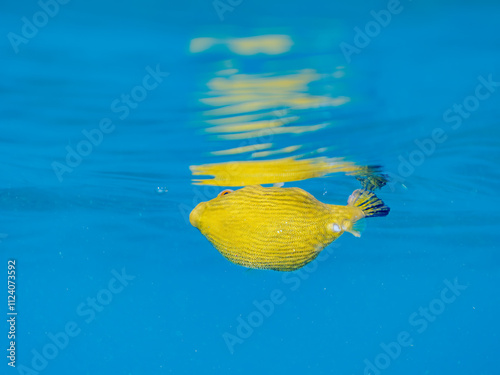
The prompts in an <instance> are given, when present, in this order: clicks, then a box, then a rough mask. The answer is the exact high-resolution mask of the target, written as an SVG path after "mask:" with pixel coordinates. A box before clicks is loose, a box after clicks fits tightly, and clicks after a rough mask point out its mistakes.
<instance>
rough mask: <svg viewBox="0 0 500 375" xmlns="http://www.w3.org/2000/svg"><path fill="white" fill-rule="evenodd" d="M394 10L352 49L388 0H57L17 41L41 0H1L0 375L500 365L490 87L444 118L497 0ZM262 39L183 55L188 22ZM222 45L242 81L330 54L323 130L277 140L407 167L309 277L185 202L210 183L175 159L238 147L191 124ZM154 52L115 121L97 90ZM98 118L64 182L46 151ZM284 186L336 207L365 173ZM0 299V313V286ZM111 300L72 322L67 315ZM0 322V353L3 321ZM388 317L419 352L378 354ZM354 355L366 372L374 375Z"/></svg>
mask: <svg viewBox="0 0 500 375" xmlns="http://www.w3.org/2000/svg"><path fill="white" fill-rule="evenodd" d="M401 6H402V7H403V11H402V12H400V13H399V14H397V15H393V17H392V19H391V21H390V23H389V24H388V25H387V27H385V28H382V29H381V31H380V32H379V33H378V34H377V35H376V36H375V37H374V38H372V40H371V42H370V43H369V45H368V46H366V47H365V48H362V49H361V51H360V53H356V54H353V55H352V56H351V57H352V61H351V62H350V63H347V62H346V59H345V57H344V55H343V54H342V51H341V49H340V44H341V43H342V42H346V43H349V44H353V43H354V42H353V40H354V37H355V33H356V32H355V30H354V28H355V27H360V28H362V29H363V28H364V27H365V25H366V24H367V23H368V22H369V21H371V20H372V15H371V14H370V11H372V10H375V11H379V10H382V9H386V8H387V2H386V1H370V2H368V1H355V2H351V3H350V4H345V2H329V1H328V2H327V1H324V2H321V1H312V2H297V3H293V2H289V1H272V2H264V1H261V0H244V1H242V2H241V3H240V4H239V5H237V6H235V7H234V9H233V10H232V11H229V12H226V13H225V14H224V20H221V19H220V18H219V16H218V15H217V12H216V10H215V9H214V6H213V3H212V1H209V0H205V1H185V2H181V1H179V2H166V3H164V2H160V1H153V0H143V1H140V2H139V1H123V2H105V3H103V2H99V1H85V2H82V1H78V0H71V1H70V2H68V3H67V4H65V5H60V9H59V11H58V12H57V14H56V15H55V16H54V17H52V18H50V20H49V22H48V23H47V25H46V26H44V27H42V28H40V30H39V31H38V33H37V34H36V35H35V36H34V37H32V38H30V39H29V40H28V42H27V43H23V44H20V45H19V46H18V51H17V53H16V52H15V49H14V48H13V46H12V44H11V43H10V42H9V38H8V33H10V32H13V33H16V34H20V33H21V28H22V25H23V21H22V17H27V18H28V19H32V17H33V15H34V14H35V13H36V12H38V11H39V10H40V6H39V5H38V4H37V2H35V1H10V0H9V1H3V2H2V5H1V6H0V25H1V26H0V35H1V39H0V55H1V60H0V72H1V81H0V121H1V122H0V124H1V132H0V155H1V163H0V215H1V216H0V233H2V238H0V240H1V243H0V251H1V263H0V270H1V269H3V270H4V271H0V275H2V274H3V275H4V276H0V277H2V278H5V279H4V280H6V279H7V260H8V259H15V260H16V262H17V263H16V265H17V269H16V270H17V274H16V276H17V279H16V283H17V289H16V292H17V305H16V307H17V311H18V313H19V315H18V316H17V325H16V343H17V344H16V345H17V346H16V351H17V353H16V355H17V357H16V365H17V369H12V368H10V367H8V366H7V362H8V361H7V358H5V357H4V356H2V358H3V359H2V360H1V361H0V368H1V371H0V372H1V373H2V374H14V373H16V372H17V373H20V374H23V373H24V374H28V373H30V374H34V373H43V374H68V373H71V374H75V375H80V374H107V373H111V374H126V375H128V374H167V373H173V374H198V373H199V374H267V373H271V372H277V373H292V374H295V373H297V374H298V373H301V374H363V373H365V374H368V373H370V374H375V375H378V373H379V372H380V373H381V374H455V375H458V374H481V375H490V374H498V373H499V369H498V349H499V348H500V345H499V344H500V338H499V336H498V334H499V328H500V324H499V320H498V317H499V312H500V311H499V310H500V309H499V302H498V301H499V292H498V285H499V281H500V280H499V278H500V277H499V276H500V267H499V265H500V263H499V261H500V257H499V255H498V237H499V236H498V226H499V224H500V217H499V214H498V211H497V209H498V203H499V200H498V191H499V188H500V175H499V172H498V161H499V156H500V155H499V147H500V141H499V139H500V138H499V135H500V130H499V125H500V123H499V118H500V105H499V103H500V90H498V88H496V89H493V92H492V93H491V95H490V97H489V98H488V99H485V100H482V101H480V102H479V107H478V109H477V110H475V111H472V112H471V113H470V115H469V117H468V118H466V119H463V120H462V122H461V126H460V127H459V128H457V129H453V128H452V125H453V123H450V122H446V121H445V120H444V119H443V114H444V113H445V112H446V111H447V110H448V109H450V108H452V107H453V105H454V104H455V103H457V104H459V103H462V102H463V101H464V100H465V99H466V98H467V97H469V96H470V95H474V94H475V90H476V87H477V86H478V84H479V83H480V81H479V80H478V77H481V76H482V77H484V78H485V79H487V78H488V76H490V75H491V77H492V79H493V81H496V82H499V81H500V23H499V22H498V17H499V11H500V6H499V5H498V3H497V2H494V1H489V2H488V1H474V2H472V1H470V2H452V1H420V0H418V1H417V0H415V1H413V2H410V1H405V2H403V1H402V2H401ZM261 34H285V35H289V36H290V38H291V39H292V40H293V41H294V45H293V47H292V49H291V50H290V52H289V53H286V54H283V55H276V56H269V55H265V54H257V55H253V56H239V55H235V54H233V53H231V52H230V51H229V50H227V49H224V48H222V47H221V48H219V49H217V48H216V49H214V50H212V51H209V52H207V53H204V54H192V53H190V51H189V44H190V41H191V40H192V39H193V38H197V37H205V36H213V37H216V38H221V39H224V38H239V37H248V36H254V35H261ZM227 60H232V61H233V63H234V64H237V65H238V67H239V69H240V71H242V72H244V73H246V74H264V73H269V72H272V73H273V74H275V75H279V74H284V73H287V72H291V71H297V70H301V69H306V68H307V69H315V70H316V71H318V72H323V73H326V72H332V71H333V69H334V68H335V67H336V66H344V67H345V68H344V71H345V75H344V76H343V77H342V79H339V80H338V81H336V82H335V83H334V84H329V83H328V84H327V83H322V82H319V83H317V84H316V86H315V87H311V90H312V91H314V90H315V91H316V92H319V93H321V94H322V95H331V96H336V95H345V96H348V97H350V98H351V101H350V102H349V103H347V104H346V105H343V106H341V107H338V108H327V109H317V108H315V109H311V110H310V111H307V110H306V111H304V112H305V114H306V115H307V114H309V115H310V116H311V117H314V118H321V119H323V121H329V122H331V124H332V125H333V126H330V127H328V128H326V129H324V130H322V131H321V132H318V133H310V134H306V135H303V136H293V135H292V136H280V137H276V138H275V139H274V140H273V142H274V143H275V144H276V146H277V147H285V146H288V145H290V144H299V143H300V144H304V145H307V147H306V148H308V149H309V150H313V149H316V148H319V147H331V149H330V151H329V152H328V155H327V156H331V157H335V156H343V157H347V158H348V159H349V160H353V161H356V162H358V163H360V164H379V165H382V166H383V167H384V170H385V171H386V172H388V173H391V174H392V176H393V177H394V176H397V175H399V177H400V178H397V179H395V180H393V182H392V183H391V184H390V185H389V186H386V187H384V188H383V189H382V190H381V191H380V192H379V193H378V195H379V196H380V197H381V198H383V199H384V201H385V202H386V203H387V204H388V205H389V206H390V207H391V213H390V215H389V216H388V217H386V218H377V219H373V220H371V221H369V222H368V225H367V228H366V230H365V232H364V233H363V236H362V237H361V238H360V239H358V238H354V237H353V236H350V235H348V234H346V235H345V236H342V237H341V238H340V239H339V240H338V241H336V243H335V244H334V245H332V246H331V247H330V248H329V251H328V252H326V253H324V254H325V257H323V258H322V259H323V260H322V261H318V262H317V263H315V264H314V265H311V266H310V268H307V269H305V270H302V273H298V274H283V273H279V272H272V271H258V270H250V271H247V270H245V269H244V268H242V267H238V266H236V265H233V264H231V263H229V262H228V261H226V260H225V259H223V258H222V257H221V256H220V254H219V253H218V252H217V251H216V250H215V249H214V248H213V247H212V246H211V245H210V243H209V242H208V241H207V240H206V239H205V238H204V237H203V236H202V235H201V234H200V233H199V232H198V231H197V230H196V229H195V228H193V227H192V226H191V225H190V224H189V222H188V221H187V220H186V215H187V214H188V213H189V211H190V210H191V209H192V208H193V207H194V206H195V204H196V203H198V202H199V201H200V200H207V199H211V198H213V197H214V196H215V195H216V194H217V193H218V192H219V191H220V190H222V188H214V187H199V186H194V185H192V184H191V174H190V170H189V166H190V165H194V164H202V163H211V162H219V161H225V160H245V158H247V157H246V156H241V155H240V156H233V157H225V158H219V159H216V158H214V157H212V156H208V155H207V153H208V152H210V151H214V150H218V149H223V148H229V147H237V146H238V142H235V143H234V144H229V143H227V144H225V143H224V144H222V142H221V141H217V140H213V139H212V138H210V137H208V136H207V135H206V134H204V132H203V131H202V129H201V128H200V122H201V120H202V119H203V110H204V108H203V106H201V105H200V103H199V99H200V98H202V97H203V96H204V95H205V93H206V90H207V89H206V82H207V81H208V80H209V79H210V78H212V77H214V74H215V71H216V70H218V69H220V67H221V64H223V62H224V61H227ZM158 64H159V66H160V68H161V69H162V71H166V72H169V76H168V77H166V78H164V80H163V81H162V82H161V83H160V84H159V85H158V87H157V88H155V89H154V90H151V91H149V92H148V93H147V98H146V99H145V100H144V101H143V102H141V103H140V104H139V106H138V107H137V108H136V109H133V110H131V111H130V115H129V116H127V117H126V118H125V119H124V120H120V119H119V118H118V115H117V113H114V112H113V111H112V110H111V103H112V102H113V101H114V100H116V99H117V98H119V97H120V95H122V94H124V93H129V92H130V90H131V89H132V88H134V87H135V86H136V85H139V84H141V82H142V79H143V77H144V76H145V75H146V74H147V70H146V68H147V67H148V66H150V67H152V68H153V69H154V68H155V67H156V66H157V65H158ZM483 92H485V91H484V90H483ZM103 118H110V119H112V121H113V124H114V126H115V128H114V130H113V131H112V132H111V133H109V134H105V135H104V138H103V141H102V143H100V144H99V146H96V147H94V148H93V150H92V152H91V153H90V154H89V155H88V156H86V157H84V158H83V160H82V161H81V163H79V164H78V166H76V167H75V168H73V170H72V171H71V172H68V173H65V174H64V176H63V178H62V181H60V180H59V179H58V178H57V176H56V174H55V173H54V171H53V167H52V163H54V162H60V163H64V160H65V157H66V153H67V149H66V147H68V146H69V147H72V148H76V147H77V145H78V144H79V142H81V141H82V139H84V138H83V135H82V131H83V130H91V129H95V128H97V127H98V126H99V122H100V121H101V119H103ZM436 128H442V129H443V131H444V132H445V134H446V141H445V142H443V143H440V144H437V145H435V146H436V149H435V151H433V152H432V153H431V154H430V155H429V156H426V157H425V159H424V160H423V161H422V162H421V163H420V162H419V165H418V166H416V167H414V170H413V171H412V172H411V173H404V170H403V169H402V168H404V167H403V165H405V163H407V162H408V160H409V158H411V155H412V152H413V151H415V150H418V147H417V146H416V143H415V140H420V141H422V140H424V139H426V138H430V137H431V135H432V132H433V131H434V129H436ZM414 157H415V155H414ZM401 160H404V161H403V162H402V161H401ZM402 171H403V173H402ZM403 174H404V176H402V175H403ZM287 186H300V187H302V188H304V189H306V190H307V191H309V192H311V193H312V194H313V195H315V196H316V197H318V199H320V200H322V201H324V202H327V203H332V204H334V203H335V204H345V201H346V199H347V197H348V196H349V194H350V193H351V192H352V191H353V190H354V189H356V188H358V187H359V185H358V182H357V181H356V180H355V179H354V178H352V177H349V176H342V175H333V176H330V177H324V178H318V179H312V180H308V181H302V182H297V183H289V184H287ZM164 190H168V191H164ZM229 230H230V228H229ZM122 269H125V270H126V273H127V274H129V275H132V276H133V277H134V278H133V280H130V281H129V283H128V284H127V285H126V286H124V288H123V290H122V291H121V292H119V293H116V294H109V293H108V292H106V291H105V289H106V288H108V283H109V282H110V281H112V279H113V277H114V274H113V270H115V271H116V272H118V273H121V272H122ZM455 279H456V280H457V282H458V283H459V284H460V285H465V286H466V288H465V289H463V290H461V291H460V295H458V296H456V298H455V299H454V301H453V302H450V303H446V304H441V305H440V304H439V302H435V300H436V299H438V300H439V299H440V298H441V293H442V291H443V290H444V289H445V288H446V282H447V281H446V280H448V281H449V282H452V283H453V282H454V280H455ZM2 284H3V285H6V283H5V282H4V283H2ZM113 285H116V284H113ZM103 290H104V291H103ZM274 290H278V291H279V293H281V296H282V297H281V299H280V301H283V303H281V304H275V305H274V306H273V312H272V313H271V314H268V315H269V316H268V317H263V316H262V315H260V316H261V317H262V319H261V321H259V322H257V323H258V324H257V323H255V322H254V323H255V324H254V325H255V327H254V328H253V329H252V332H251V334H249V337H247V338H244V339H241V342H238V343H236V344H235V345H234V346H231V345H229V346H228V345H227V344H226V342H225V339H224V337H226V338H227V337H228V336H227V335H226V336H224V335H225V333H228V334H231V335H237V333H238V331H237V330H238V326H239V325H240V324H241V321H242V320H243V321H247V320H248V317H249V315H251V314H252V313H254V312H255V311H258V310H257V309H256V307H255V302H258V303H260V302H262V301H263V300H269V299H270V296H271V294H272V292H273V291H274ZM0 294H2V295H3V296H4V298H2V299H3V300H4V301H5V302H2V304H4V306H5V308H4V307H2V311H5V320H6V319H7V315H6V311H7V290H6V289H5V291H4V292H1V293H0ZM109 295H111V296H112V300H111V301H110V302H109V304H107V305H106V306H104V307H103V308H102V309H101V310H102V311H99V312H96V313H95V318H94V319H92V320H91V321H89V322H86V320H85V319H86V318H88V317H89V315H84V314H82V313H81V311H82V310H79V309H78V308H79V307H80V308H81V305H82V304H84V306H86V304H87V303H88V302H87V298H95V297H97V296H100V297H101V299H102V298H105V296H108V297H109ZM447 295H451V294H447ZM433 303H434V305H433V306H434V310H435V309H436V306H438V307H439V306H444V311H439V314H434V316H433V321H432V322H431V321H430V320H427V323H426V327H425V329H423V330H422V329H420V330H419V328H422V327H423V326H422V325H419V324H412V322H411V316H412V314H414V313H416V312H417V313H418V312H419V309H420V307H426V308H429V305H430V304H431V305H432V304H433ZM87 308H88V307H87ZM79 311H80V313H79ZM253 316H254V318H255V316H257V317H258V316H259V315H258V314H257V315H256V314H254V315H253ZM2 320H3V319H2ZM257 320H259V319H257ZM68 322H70V323H71V322H75V323H76V324H77V327H78V329H79V331H78V334H77V335H76V337H71V338H69V339H68V342H67V343H66V345H64V348H62V349H59V350H58V352H57V353H56V354H54V353H53V352H51V353H52V354H54V355H53V357H54V358H53V359H49V360H47V361H46V363H45V364H43V363H42V364H39V369H38V370H37V371H33V372H30V371H28V370H27V369H28V368H31V369H33V364H32V361H33V358H34V356H35V355H36V353H37V352H38V353H42V352H43V350H44V348H45V350H49V353H50V349H47V345H49V344H50V343H51V340H50V338H49V334H50V333H52V334H56V333H58V332H62V331H64V329H65V326H66V325H67V324H68ZM414 323H415V322H414ZM1 327H3V328H2V331H1V332H2V333H0V343H1V346H2V352H3V353H4V354H5V353H6V352H7V350H5V349H7V348H8V341H9V340H8V339H7V330H8V325H7V324H6V322H4V323H3V324H2V326H1ZM240 330H241V329H240ZM420 331H421V332H420ZM401 332H408V335H409V336H410V337H411V340H412V345H411V346H408V347H402V348H401V350H400V352H398V353H397V355H395V354H394V355H393V358H390V357H389V356H387V355H386V354H384V353H385V352H384V350H383V348H382V346H383V344H389V343H391V342H394V341H397V339H398V336H399V335H400V334H401ZM381 345H382V346H381ZM392 347H394V346H392ZM230 349H231V350H230ZM395 350H396V349H395ZM384 358H385V359H386V361H385V362H384ZM387 358H389V360H388V361H387ZM366 361H369V362H371V363H375V362H376V363H378V364H379V369H376V370H373V369H372V370H368V369H367V368H366V366H367V365H366V364H367V362H366ZM377 361H378V362H377ZM21 365H23V366H25V367H24V368H23V367H20V366H21ZM381 367H383V368H381Z"/></svg>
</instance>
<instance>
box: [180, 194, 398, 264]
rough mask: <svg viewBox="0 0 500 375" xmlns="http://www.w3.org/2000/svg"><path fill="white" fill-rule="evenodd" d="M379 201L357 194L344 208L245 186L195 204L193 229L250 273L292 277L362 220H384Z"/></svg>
mask: <svg viewBox="0 0 500 375" xmlns="http://www.w3.org/2000/svg"><path fill="white" fill-rule="evenodd" d="M388 213H389V207H387V206H386V205H385V204H384V202H382V200H380V199H379V198H377V196H376V195H375V194H374V193H372V192H370V191H368V190H361V189H358V190H355V191H354V192H353V193H352V194H351V196H350V197H349V199H348V201H347V206H337V205H333V204H325V203H322V202H320V201H318V200H317V199H316V198H314V196H312V195H311V194H309V193H308V192H306V191H304V190H302V189H300V188H282V187H267V188H266V187H262V186H260V185H252V186H247V187H244V188H242V189H239V190H235V191H232V190H224V191H223V192H221V193H220V194H219V195H218V196H217V197H216V198H214V199H212V200H210V201H208V202H201V203H200V204H198V205H197V206H196V207H195V208H194V209H193V211H192V212H191V214H190V216H189V221H190V222H191V224H192V225H193V226H194V227H196V228H198V229H199V230H200V232H201V233H202V234H203V235H204V236H205V237H206V238H207V239H208V240H209V241H210V242H211V243H212V244H213V245H214V247H215V248H216V249H217V250H218V251H219V252H220V253H221V254H222V255H223V256H224V257H225V258H227V259H228V260H229V261H231V262H233V263H236V264H239V265H241V266H244V267H248V268H260V269H269V270H276V271H294V270H297V269H299V268H301V267H303V266H304V265H306V264H307V263H309V262H311V261H312V260H314V259H315V258H316V257H317V256H318V254H319V253H320V252H321V250H323V249H324V248H325V247H326V246H328V245H329V244H330V243H332V242H333V241H335V240H336V239H337V238H339V237H340V236H341V235H342V233H344V232H350V233H352V234H353V235H355V236H356V237H359V236H360V234H359V232H357V231H356V230H355V229H354V228H353V225H354V223H356V221H358V220H360V219H362V218H365V217H376V216H386V215H387V214H388Z"/></svg>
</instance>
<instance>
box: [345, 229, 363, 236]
mask: <svg viewBox="0 0 500 375" xmlns="http://www.w3.org/2000/svg"><path fill="white" fill-rule="evenodd" d="M346 232H349V233H351V234H352V235H353V236H354V237H361V232H358V231H357V230H354V229H346Z"/></svg>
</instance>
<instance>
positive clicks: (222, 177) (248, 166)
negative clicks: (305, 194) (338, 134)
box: [189, 157, 366, 186]
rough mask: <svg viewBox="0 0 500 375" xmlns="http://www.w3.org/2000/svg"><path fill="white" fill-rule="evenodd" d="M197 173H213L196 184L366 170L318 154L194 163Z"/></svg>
mask: <svg viewBox="0 0 500 375" xmlns="http://www.w3.org/2000/svg"><path fill="white" fill-rule="evenodd" d="M189 168H190V169H191V172H192V174H193V175H207V176H213V178H212V179H194V180H193V182H194V184H195V185H215V186H247V185H255V184H274V183H280V182H290V181H300V180H305V179H308V178H314V177H321V176H325V175H327V174H330V173H337V172H343V173H355V172H361V171H363V170H365V169H366V168H365V167H360V166H357V165H356V164H355V163H353V162H349V161H344V160H343V159H342V158H326V157H317V158H311V159H302V160H297V159H295V158H293V157H288V158H283V159H275V160H262V161H253V160H252V161H231V162H226V163H217V164H203V165H192V166H190V167H189Z"/></svg>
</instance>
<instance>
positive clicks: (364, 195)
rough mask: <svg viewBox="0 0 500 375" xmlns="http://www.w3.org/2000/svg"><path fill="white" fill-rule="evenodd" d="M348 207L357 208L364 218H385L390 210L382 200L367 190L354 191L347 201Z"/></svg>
mask: <svg viewBox="0 0 500 375" xmlns="http://www.w3.org/2000/svg"><path fill="white" fill-rule="evenodd" d="M347 204H348V205H349V206H354V207H358V208H359V209H360V210H361V211H363V214H364V215H365V217H377V216H387V215H388V214H389V211H390V208H389V207H387V206H386V205H385V203H384V202H383V201H382V199H380V198H378V197H377V196H376V195H375V194H374V193H372V192H371V191H368V190H362V189H358V190H355V191H354V192H353V193H352V194H351V196H350V197H349V199H348V200H347Z"/></svg>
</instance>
